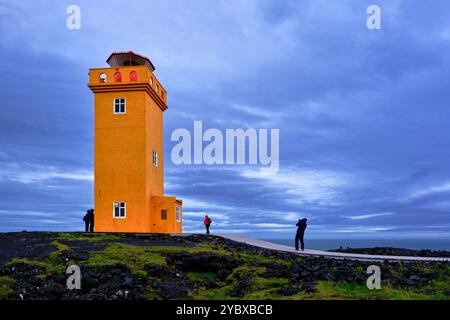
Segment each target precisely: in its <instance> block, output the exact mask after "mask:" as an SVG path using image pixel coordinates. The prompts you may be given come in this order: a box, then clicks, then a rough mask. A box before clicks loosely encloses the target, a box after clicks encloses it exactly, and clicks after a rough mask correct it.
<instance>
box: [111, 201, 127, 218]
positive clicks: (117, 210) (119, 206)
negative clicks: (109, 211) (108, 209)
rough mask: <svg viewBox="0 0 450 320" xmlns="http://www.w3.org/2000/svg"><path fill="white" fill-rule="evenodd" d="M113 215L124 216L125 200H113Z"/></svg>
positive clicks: (115, 216) (116, 216)
mask: <svg viewBox="0 0 450 320" xmlns="http://www.w3.org/2000/svg"><path fill="white" fill-rule="evenodd" d="M113 217H114V218H116V219H125V218H126V202H123V201H122V202H113Z"/></svg>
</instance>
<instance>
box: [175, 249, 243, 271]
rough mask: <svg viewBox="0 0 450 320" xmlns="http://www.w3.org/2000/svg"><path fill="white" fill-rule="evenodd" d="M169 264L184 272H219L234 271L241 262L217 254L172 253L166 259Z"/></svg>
mask: <svg viewBox="0 0 450 320" xmlns="http://www.w3.org/2000/svg"><path fill="white" fill-rule="evenodd" d="M166 261H167V264H168V265H170V266H173V267H175V268H177V269H179V270H182V271H195V272H218V271H219V270H232V269H233V268H235V267H237V266H238V265H239V262H238V261H236V260H234V259H233V258H231V257H228V256H223V255H215V254H190V253H185V252H180V253H171V254H169V255H168V256H167V257H166Z"/></svg>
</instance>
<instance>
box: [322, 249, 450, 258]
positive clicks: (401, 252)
mask: <svg viewBox="0 0 450 320" xmlns="http://www.w3.org/2000/svg"><path fill="white" fill-rule="evenodd" d="M329 251H332V252H346V253H361V254H373V255H387V256H412V257H442V258H449V257H450V252H449V251H443V250H429V249H426V250H411V249H402V248H392V247H375V248H345V249H343V248H339V249H335V250H329Z"/></svg>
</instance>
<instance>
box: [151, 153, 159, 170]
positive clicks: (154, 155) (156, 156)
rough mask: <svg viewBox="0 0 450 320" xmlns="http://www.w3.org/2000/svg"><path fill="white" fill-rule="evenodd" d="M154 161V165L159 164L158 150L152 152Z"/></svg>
mask: <svg viewBox="0 0 450 320" xmlns="http://www.w3.org/2000/svg"><path fill="white" fill-rule="evenodd" d="M152 163H153V166H154V167H157V166H158V151H156V150H153V152H152Z"/></svg>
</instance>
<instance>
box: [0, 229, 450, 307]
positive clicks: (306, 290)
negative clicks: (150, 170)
mask: <svg viewBox="0 0 450 320" xmlns="http://www.w3.org/2000/svg"><path fill="white" fill-rule="evenodd" d="M73 264H76V265H78V266H79V267H80V269H81V289H80V290H69V289H67V287H66V281H67V278H68V275H66V268H67V266H69V265H73ZM371 264H374V263H370V262H361V261H349V260H338V259H327V258H323V257H299V256H298V255H296V254H292V253H282V252H276V251H271V250H265V249H261V248H257V247H252V246H249V245H245V244H242V243H238V242H234V241H231V240H226V239H224V238H221V237H216V236H204V235H191V236H170V235H133V234H114V235H113V234H84V233H46V232H22V233H1V234H0V299H450V264H449V263H443V262H441V263H431V262H427V263H425V262H422V263H417V262H415V263H398V262H387V261H385V262H380V263H378V264H377V265H378V266H379V267H380V268H381V278H382V288H381V290H369V289H367V287H366V279H367V277H368V276H369V275H368V274H367V273H366V270H367V267H368V266H369V265H371Z"/></svg>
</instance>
